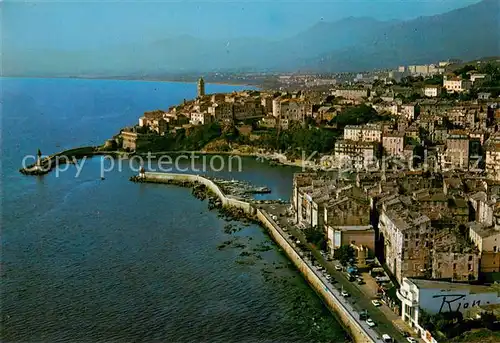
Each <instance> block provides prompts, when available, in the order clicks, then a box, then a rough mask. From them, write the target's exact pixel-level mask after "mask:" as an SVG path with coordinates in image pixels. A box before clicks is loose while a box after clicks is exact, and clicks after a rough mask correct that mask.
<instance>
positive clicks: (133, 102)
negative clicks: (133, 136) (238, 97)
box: [0, 78, 349, 343]
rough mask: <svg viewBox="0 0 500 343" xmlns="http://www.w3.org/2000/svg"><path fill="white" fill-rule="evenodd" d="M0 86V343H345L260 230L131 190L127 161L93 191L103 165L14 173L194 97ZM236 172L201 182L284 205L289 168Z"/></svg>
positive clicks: (158, 88) (180, 92) (67, 84)
mask: <svg viewBox="0 0 500 343" xmlns="http://www.w3.org/2000/svg"><path fill="white" fill-rule="evenodd" d="M0 81H1V85H0V87H1V107H0V111H1V113H0V116H1V185H0V189H1V197H0V198H1V206H0V210H1V222H0V224H1V229H2V230H1V237H0V243H1V254H0V285H1V298H0V300H1V302H0V305H1V311H0V313H1V327H0V341H1V342H4V343H7V342H23V343H24V342H51V343H55V342H242V343H243V342H249V343H250V342H346V341H349V338H348V336H347V335H346V332H345V331H344V330H343V328H342V327H341V326H340V324H339V323H338V322H337V321H336V320H335V318H334V317H333V316H332V315H331V313H330V312H329V311H328V310H327V309H326V308H325V306H324V305H323V303H322V302H321V300H320V299H319V298H318V297H317V295H316V294H315V293H314V292H313V290H312V289H311V288H310V287H309V286H308V285H307V283H306V282H305V281H304V279H303V278H302V277H301V275H300V274H299V273H298V271H297V270H296V269H295V268H294V267H293V266H292V265H291V264H290V262H289V261H288V260H287V258H286V257H285V256H284V254H283V253H282V252H281V251H280V249H279V248H278V247H277V246H276V245H275V244H274V243H273V242H272V241H271V239H270V237H269V236H268V235H267V234H266V232H265V230H263V229H262V228H261V227H260V226H258V225H256V224H251V225H249V224H242V223H238V222H232V223H231V224H232V225H233V227H234V228H236V230H233V231H235V232H232V233H229V232H228V230H226V229H225V228H227V225H228V222H227V221H226V220H224V219H223V218H221V217H220V216H219V214H218V213H217V212H216V211H209V210H208V208H207V202H206V201H200V200H198V199H196V198H194V197H193V196H192V195H191V192H190V190H189V189H186V188H179V187H176V186H168V185H159V184H135V183H132V182H130V181H129V178H130V176H132V175H134V174H135V173H136V171H135V169H134V168H135V167H137V166H135V167H134V166H133V164H130V163H127V161H125V162H124V163H123V166H122V167H121V168H113V169H112V170H110V171H107V172H106V174H105V177H103V178H101V172H102V166H103V163H104V161H103V157H94V158H91V159H88V160H86V161H85V163H84V165H83V167H82V168H81V172H80V173H77V168H76V166H70V167H69V169H68V170H66V171H63V170H61V171H53V172H51V173H50V174H48V175H45V176H25V175H22V174H20V173H19V172H18V170H19V168H20V167H21V165H22V163H23V159H24V158H25V157H26V156H28V157H29V156H33V155H35V154H36V152H37V150H38V149H40V150H41V152H42V153H43V154H44V155H49V154H52V153H54V152H58V151H60V150H63V149H68V148H72V147H78V146H86V145H99V144H101V143H103V142H104V141H105V140H106V139H108V138H110V137H112V136H113V135H114V134H116V133H118V132H119V129H120V128H122V127H125V126H129V125H133V124H135V123H136V122H137V120H138V117H140V116H141V114H142V113H143V112H145V111H149V110H155V109H168V107H169V106H172V105H175V104H178V103H180V102H182V100H183V99H191V98H193V97H195V94H196V85H195V84H189V83H169V82H143V81H112V80H81V79H29V78H1V79H0ZM243 88H248V87H240V86H228V85H212V84H209V85H207V93H215V92H231V91H234V90H240V89H243ZM30 158H32V157H30ZM226 159H227V157H226ZM242 161H243V164H242V168H241V170H238V171H235V170H232V171H229V170H228V168H225V169H223V170H221V171H210V170H208V171H207V173H209V174H210V175H212V176H218V177H224V178H230V179H238V180H246V181H249V182H252V183H254V184H257V185H260V186H268V187H270V188H271V189H272V193H271V194H269V195H265V196H262V198H264V199H265V198H266V197H267V198H269V199H271V198H272V199H277V198H281V199H289V198H290V196H291V184H292V177H293V173H294V172H295V171H296V170H295V169H294V168H293V167H285V166H283V167H277V166H270V165H268V164H266V163H264V162H261V161H257V160H255V159H253V158H244V159H243V160H242ZM108 163H109V161H108ZM184 163H185V165H184V166H185V167H186V168H183V171H186V170H187V172H189V167H192V166H191V164H189V163H190V162H189V161H186V162H184ZM197 163H198V162H197ZM108 169H111V168H108ZM198 173H201V174H203V173H204V171H201V172H198Z"/></svg>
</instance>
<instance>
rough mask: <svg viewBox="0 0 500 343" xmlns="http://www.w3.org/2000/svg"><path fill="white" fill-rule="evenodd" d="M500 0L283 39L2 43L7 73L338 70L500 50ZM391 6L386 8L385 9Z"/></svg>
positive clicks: (348, 23)
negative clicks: (90, 45)
mask: <svg viewBox="0 0 500 343" xmlns="http://www.w3.org/2000/svg"><path fill="white" fill-rule="evenodd" d="M499 4H500V1H499V0H483V1H481V2H479V3H476V4H474V5H471V6H468V7H464V8H460V9H456V10H453V11H450V12H447V13H444V14H440V15H435V16H428V17H419V18H416V19H412V20H407V21H378V20H375V19H372V18H366V17H364V18H355V17H350V18H345V19H342V20H339V21H336V22H332V23H326V22H320V23H318V24H316V25H314V26H313V27H311V28H309V29H308V30H306V31H304V32H302V33H300V34H298V35H296V36H294V37H290V38H287V39H283V40H279V41H270V40H266V39H261V38H251V39H250V38H247V39H232V40H230V41H223V40H204V39H198V38H196V37H192V36H179V37H171V38H166V39H163V40H160V41H154V42H144V43H142V44H140V45H134V46H109V47H106V48H104V49H99V50H94V51H91V50H88V51H76V52H75V51H56V50H27V49H23V50H21V49H15V48H9V47H5V46H4V53H3V57H2V59H3V61H2V62H3V63H2V65H3V75H6V76H67V75H77V76H91V75H92V76H106V75H142V76H154V75H158V74H161V73H165V72H180V73H182V72H200V73H203V72H213V71H282V72H285V71H298V70H300V71H310V72H344V71H362V70H371V69H376V68H394V67H395V66H397V65H402V64H403V65H408V64H419V63H432V62H435V61H439V60H443V59H449V58H459V59H463V60H472V59H476V58H481V57H485V56H497V55H500V5H499ZM388 10H390V7H389V8H388Z"/></svg>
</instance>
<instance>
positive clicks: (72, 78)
mask: <svg viewBox="0 0 500 343" xmlns="http://www.w3.org/2000/svg"><path fill="white" fill-rule="evenodd" d="M0 78H5V79H9V78H10V79H48V80H51V79H55V80H57V79H66V80H90V81H95V80H103V81H129V82H168V83H184V84H196V80H193V81H181V80H168V79H155V78H148V79H141V78H128V77H123V78H120V77H112V76H110V77H84V76H10V75H2V76H1V77H0ZM206 83H207V84H209V85H210V84H212V85H223V86H237V87H238V86H239V87H252V88H256V89H257V90H262V89H263V86H262V85H260V84H250V83H240V82H237V83H231V82H223V81H217V82H209V81H207V82H206Z"/></svg>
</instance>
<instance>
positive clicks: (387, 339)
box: [382, 333, 393, 343]
mask: <svg viewBox="0 0 500 343" xmlns="http://www.w3.org/2000/svg"><path fill="white" fill-rule="evenodd" d="M382 341H383V342H384V343H393V340H392V337H391V336H389V335H388V334H386V333H384V334H383V335H382Z"/></svg>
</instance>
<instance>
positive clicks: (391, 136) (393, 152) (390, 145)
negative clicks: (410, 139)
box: [382, 132, 405, 157]
mask: <svg viewBox="0 0 500 343" xmlns="http://www.w3.org/2000/svg"><path fill="white" fill-rule="evenodd" d="M404 147H405V135H404V133H403V132H390V133H386V134H384V135H383V136H382V148H383V150H384V153H385V154H386V155H387V156H391V157H403V150H404Z"/></svg>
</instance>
